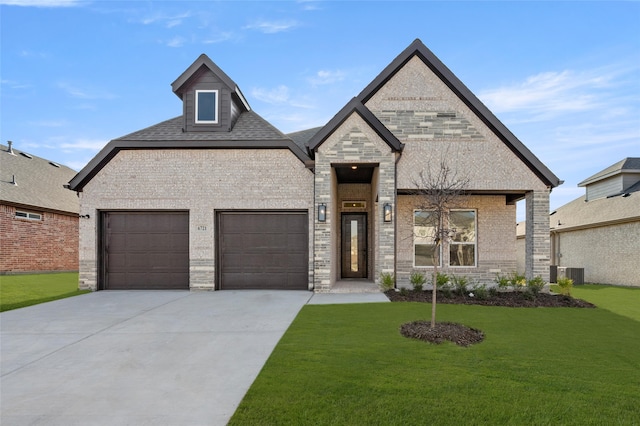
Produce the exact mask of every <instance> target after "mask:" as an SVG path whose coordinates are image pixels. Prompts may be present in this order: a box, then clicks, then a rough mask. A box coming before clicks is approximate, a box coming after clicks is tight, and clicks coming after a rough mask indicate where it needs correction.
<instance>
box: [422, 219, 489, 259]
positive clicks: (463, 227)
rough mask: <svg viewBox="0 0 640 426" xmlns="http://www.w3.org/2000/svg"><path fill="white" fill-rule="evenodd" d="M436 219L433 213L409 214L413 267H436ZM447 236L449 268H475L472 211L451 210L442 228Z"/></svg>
mask: <svg viewBox="0 0 640 426" xmlns="http://www.w3.org/2000/svg"><path fill="white" fill-rule="evenodd" d="M436 225H437V224H436V216H435V214H434V213H433V212H430V211H423V210H416V211H414V213H413V253H414V255H413V264H414V266H416V267H432V266H434V255H435V263H436V264H437V265H438V266H440V265H441V258H442V246H440V247H437V246H436V244H435V237H436ZM443 226H444V227H445V228H446V229H445V230H446V231H447V235H448V236H449V238H448V242H449V266H476V244H477V243H476V242H477V240H476V211H475V210H452V211H451V212H449V218H448V223H445V224H444V225H443Z"/></svg>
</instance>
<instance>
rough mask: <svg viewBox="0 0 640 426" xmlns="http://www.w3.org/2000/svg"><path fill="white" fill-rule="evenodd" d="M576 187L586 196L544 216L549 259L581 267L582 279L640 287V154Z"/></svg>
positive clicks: (521, 231)
mask: <svg viewBox="0 0 640 426" xmlns="http://www.w3.org/2000/svg"><path fill="white" fill-rule="evenodd" d="M578 186H581V187H585V195H583V196H582V197H580V198H577V199H575V200H573V201H571V202H570V203H567V204H565V205H564V206H562V207H560V208H558V209H557V210H555V211H553V212H551V214H550V216H549V222H550V231H551V247H550V250H551V251H550V253H551V264H552V265H556V266H558V267H567V268H582V269H584V281H585V282H590V283H599V284H615V285H625V286H635V287H640V274H639V273H638V264H637V261H636V258H637V257H638V253H640V158H637V157H635V158H625V159H624V160H622V161H619V162H617V163H616V164H614V165H612V166H610V167H607V168H606V169H604V170H602V171H601V172H599V173H596V174H595V175H593V176H591V177H590V178H588V179H585V180H584V181H582V182H580V183H579V184H578ZM522 228H523V227H522V225H521V224H519V230H518V238H519V244H521V243H520V241H524V238H525V232H524V229H522ZM519 258H520V259H522V260H521V261H520V263H522V262H523V261H524V249H523V248H522V247H520V249H519Z"/></svg>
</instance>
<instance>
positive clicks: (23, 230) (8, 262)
mask: <svg viewBox="0 0 640 426" xmlns="http://www.w3.org/2000/svg"><path fill="white" fill-rule="evenodd" d="M16 210H19V211H24V212H32V213H38V214H41V215H42V220H30V219H22V218H16V216H15V214H16ZM0 235H1V236H2V237H1V241H0V272H1V273H12V272H45V271H77V270H78V217H77V216H68V215H64V214H59V213H51V212H44V211H41V210H38V209H37V208H33V209H24V208H17V209H16V207H14V206H9V205H5V204H2V205H0Z"/></svg>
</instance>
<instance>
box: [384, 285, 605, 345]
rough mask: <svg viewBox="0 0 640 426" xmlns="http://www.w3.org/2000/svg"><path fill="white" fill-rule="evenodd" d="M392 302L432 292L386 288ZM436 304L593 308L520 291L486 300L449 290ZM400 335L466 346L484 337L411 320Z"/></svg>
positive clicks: (424, 299)
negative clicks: (432, 326)
mask: <svg viewBox="0 0 640 426" xmlns="http://www.w3.org/2000/svg"><path fill="white" fill-rule="evenodd" d="M384 294H385V295H386V296H387V297H388V298H389V300H391V301H392V302H425V303H431V297H432V292H431V290H426V291H414V290H405V291H402V292H400V291H395V290H389V291H386V292H385V293H384ZM437 297H438V298H437V301H436V303H443V304H445V303H448V304H454V303H455V304H463V305H485V306H505V307H510V308H538V307H545V308H595V307H596V306H595V305H594V304H592V303H589V302H586V301H584V300H581V299H574V298H573V297H568V296H562V295H555V294H548V293H538V294H537V295H536V296H532V295H528V294H526V293H524V292H513V291H511V292H498V293H496V294H492V295H489V296H488V297H487V298H486V299H478V298H477V297H470V296H469V295H468V294H465V295H460V294H456V293H452V294H449V295H446V296H445V295H444V294H440V292H438V294H437ZM400 334H402V335H403V336H405V337H408V338H412V339H419V340H423V341H426V342H430V343H435V344H440V343H442V342H444V341H446V340H449V341H451V342H453V343H455V344H456V345H459V346H465V347H466V346H470V345H473V344H476V343H480V342H482V341H483V340H484V333H483V332H482V331H480V330H476V329H474V328H470V327H467V326H465V325H462V324H457V323H452V322H436V325H435V327H434V328H431V322H430V321H413V322H409V323H406V324H402V326H401V327H400Z"/></svg>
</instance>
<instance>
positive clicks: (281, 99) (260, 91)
mask: <svg viewBox="0 0 640 426" xmlns="http://www.w3.org/2000/svg"><path fill="white" fill-rule="evenodd" d="M251 95H252V96H253V97H254V98H256V99H258V100H259V101H262V102H266V103H268V104H272V105H280V104H286V103H288V102H289V88H288V87H287V86H285V85H280V86H278V87H276V88H274V89H264V88H254V89H252V90H251Z"/></svg>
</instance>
